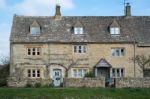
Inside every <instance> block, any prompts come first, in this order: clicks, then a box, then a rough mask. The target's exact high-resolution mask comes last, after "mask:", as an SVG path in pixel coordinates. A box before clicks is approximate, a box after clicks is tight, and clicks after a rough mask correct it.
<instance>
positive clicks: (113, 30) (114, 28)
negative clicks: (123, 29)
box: [109, 20, 120, 35]
mask: <svg viewBox="0 0 150 99" xmlns="http://www.w3.org/2000/svg"><path fill="white" fill-rule="evenodd" d="M109 30H110V34H111V35H120V25H119V24H118V22H117V21H116V20H113V22H112V23H111V25H110V29H109Z"/></svg>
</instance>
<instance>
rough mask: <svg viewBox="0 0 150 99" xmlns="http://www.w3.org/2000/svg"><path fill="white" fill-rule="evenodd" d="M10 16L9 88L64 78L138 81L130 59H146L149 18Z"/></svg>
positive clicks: (149, 45)
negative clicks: (87, 77) (135, 78)
mask: <svg viewBox="0 0 150 99" xmlns="http://www.w3.org/2000/svg"><path fill="white" fill-rule="evenodd" d="M60 8H61V7H60V5H58V4H57V5H56V12H55V15H54V16H18V15H14V18H13V25H12V30H11V36H10V77H9V80H8V85H9V86H24V85H25V84H27V83H36V82H40V83H42V84H49V83H51V82H52V83H53V84H54V85H55V86H60V84H61V83H62V82H63V78H83V77H84V76H85V74H86V73H88V72H90V71H92V72H93V73H94V74H95V77H105V78H106V79H107V78H122V77H143V73H142V72H141V70H140V68H139V67H138V66H137V65H136V64H135V63H134V62H133V61H131V60H130V59H131V58H133V57H135V55H140V54H144V55H150V16H132V15H131V6H130V5H129V4H127V5H126V7H125V15H123V16H61V9H60Z"/></svg>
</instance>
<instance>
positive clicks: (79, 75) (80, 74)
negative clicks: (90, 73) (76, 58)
mask: <svg viewBox="0 0 150 99" xmlns="http://www.w3.org/2000/svg"><path fill="white" fill-rule="evenodd" d="M78 77H82V69H79V70H78Z"/></svg>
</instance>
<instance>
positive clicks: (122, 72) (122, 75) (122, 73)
mask: <svg viewBox="0 0 150 99" xmlns="http://www.w3.org/2000/svg"><path fill="white" fill-rule="evenodd" d="M121 77H124V69H121Z"/></svg>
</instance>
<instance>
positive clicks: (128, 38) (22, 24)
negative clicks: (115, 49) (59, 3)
mask: <svg viewBox="0 0 150 99" xmlns="http://www.w3.org/2000/svg"><path fill="white" fill-rule="evenodd" d="M113 20H115V21H117V23H118V24H119V25H120V33H121V34H120V36H117V37H112V36H111V35H110V33H109V27H110V25H111V23H112V22H113ZM34 21H37V22H38V24H40V26H41V29H42V31H41V35H39V36H33V35H31V34H30V31H29V30H30V29H29V27H30V25H31V24H32V23H33V22H34ZM77 22H80V23H82V25H83V26H84V35H81V36H79V35H75V34H73V27H74V25H75V24H76V23H77ZM149 37H150V16H132V17H129V18H125V17H124V16H107V17H105V16H69V17H67V16H65V17H62V18H61V20H55V19H54V17H44V16H34V17H31V16H17V15H15V16H14V19H13V26H12V31H11V38H10V40H11V42H12V43H13V42H14V43H28V42H33V43H34V42H60V43H69V42H91V43H95V42H96V43H104V42H106V43H115V42H123V43H124V42H125V43H126V42H133V41H134V40H136V42H138V43H140V44H149V43H150V39H149Z"/></svg>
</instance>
